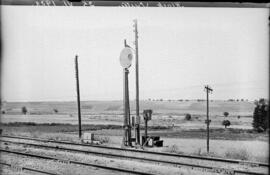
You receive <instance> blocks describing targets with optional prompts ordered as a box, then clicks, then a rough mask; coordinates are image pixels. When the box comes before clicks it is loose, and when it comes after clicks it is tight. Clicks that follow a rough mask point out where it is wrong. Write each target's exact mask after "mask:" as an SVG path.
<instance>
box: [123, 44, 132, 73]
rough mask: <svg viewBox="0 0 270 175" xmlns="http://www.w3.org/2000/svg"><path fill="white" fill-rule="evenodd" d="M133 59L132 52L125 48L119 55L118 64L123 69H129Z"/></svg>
mask: <svg viewBox="0 0 270 175" xmlns="http://www.w3.org/2000/svg"><path fill="white" fill-rule="evenodd" d="M132 59H133V52H132V50H131V48H129V47H125V48H124V49H123V50H122V51H121V54H120V64H121V66H122V67H123V68H129V67H130V66H131V63H132Z"/></svg>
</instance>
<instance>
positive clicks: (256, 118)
mask: <svg viewBox="0 0 270 175" xmlns="http://www.w3.org/2000/svg"><path fill="white" fill-rule="evenodd" d="M255 105H256V107H255V108H254V112H253V122H252V126H253V129H254V130H257V131H258V132H263V131H265V130H266V129H267V128H269V114H268V104H266V101H265V99H260V100H259V101H255Z"/></svg>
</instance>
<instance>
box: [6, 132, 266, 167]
mask: <svg viewBox="0 0 270 175" xmlns="http://www.w3.org/2000/svg"><path fill="white" fill-rule="evenodd" d="M2 137H6V138H15V139H25V140H32V141H40V142H51V143H59V144H67V145H76V146H86V147H95V148H104V149H110V150H119V151H129V152H137V153H138V152H141V153H146V154H152V155H160V156H171V157H183V158H189V159H200V160H208V161H216V162H224V163H234V164H252V165H257V166H262V167H267V168H269V164H266V163H262V162H250V161H243V160H236V159H223V158H214V157H205V156H195V155H186V154H174V153H165V152H154V151H145V150H133V149H126V148H116V147H108V146H100V145H90V144H84V143H72V142H67V141H55V140H47V139H36V138H30V137H17V136H7V135H2Z"/></svg>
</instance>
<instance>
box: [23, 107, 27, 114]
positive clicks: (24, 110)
mask: <svg viewBox="0 0 270 175" xmlns="http://www.w3.org/2000/svg"><path fill="white" fill-rule="evenodd" d="M22 113H23V114H24V115H25V114H26V113H27V108H26V107H25V106H23V107H22Z"/></svg>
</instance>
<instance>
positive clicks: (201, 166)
mask: <svg viewBox="0 0 270 175" xmlns="http://www.w3.org/2000/svg"><path fill="white" fill-rule="evenodd" d="M1 141H2V142H6V143H12V144H21V145H29V146H33V147H41V148H47V149H48V148H49V149H57V150H62V151H71V152H79V153H85V154H95V155H101V156H108V157H117V158H124V159H133V160H134V159H135V160H143V161H148V162H154V163H164V164H171V165H177V166H188V167H192V168H201V169H208V170H212V171H230V172H234V173H238V174H254V175H263V173H258V172H252V171H242V170H235V169H228V168H220V167H212V166H206V165H198V164H190V163H181V162H173V161H165V160H157V159H150V158H144V157H134V156H126V155H119V154H112V153H101V152H95V151H89V150H78V149H73V148H65V147H60V146H49V145H40V144H33V143H25V142H18V141H17V142H14V141H6V140H1Z"/></svg>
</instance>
